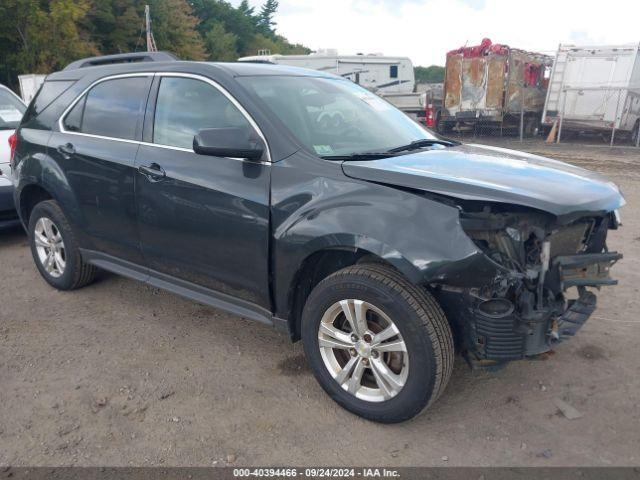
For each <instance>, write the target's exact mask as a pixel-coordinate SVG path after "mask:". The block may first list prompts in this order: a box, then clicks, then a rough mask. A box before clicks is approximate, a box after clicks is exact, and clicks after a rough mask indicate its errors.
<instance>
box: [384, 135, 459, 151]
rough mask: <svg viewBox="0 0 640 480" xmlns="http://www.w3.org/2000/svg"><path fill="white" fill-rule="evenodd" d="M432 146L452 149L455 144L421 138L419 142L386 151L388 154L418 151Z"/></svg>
mask: <svg viewBox="0 0 640 480" xmlns="http://www.w3.org/2000/svg"><path fill="white" fill-rule="evenodd" d="M433 145H444V146H445V147H454V146H455V145H456V142H452V141H450V140H439V139H437V138H421V139H420V140H414V141H413V142H411V143H409V144H407V145H401V146H399V147H395V148H392V149H391V150H388V152H389V153H398V152H407V151H410V150H418V149H420V148H424V147H431V146H433Z"/></svg>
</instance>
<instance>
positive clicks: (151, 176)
mask: <svg viewBox="0 0 640 480" xmlns="http://www.w3.org/2000/svg"><path fill="white" fill-rule="evenodd" d="M138 172H140V173H141V174H142V175H144V176H145V177H147V180H149V181H150V182H159V181H161V180H164V179H165V178H166V176H167V174H166V173H165V171H164V169H163V168H162V167H161V166H160V165H158V164H157V163H152V164H151V165H140V166H139V167H138Z"/></svg>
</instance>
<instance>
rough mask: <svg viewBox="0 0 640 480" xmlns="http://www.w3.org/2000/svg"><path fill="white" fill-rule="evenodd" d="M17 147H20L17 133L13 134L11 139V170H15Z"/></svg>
mask: <svg viewBox="0 0 640 480" xmlns="http://www.w3.org/2000/svg"><path fill="white" fill-rule="evenodd" d="M17 146H18V135H17V134H16V132H13V134H12V135H11V136H10V137H9V150H10V152H11V153H10V154H9V164H10V165H11V168H13V159H14V157H15V154H16V147H17Z"/></svg>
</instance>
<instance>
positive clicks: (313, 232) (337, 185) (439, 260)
mask: <svg viewBox="0 0 640 480" xmlns="http://www.w3.org/2000/svg"><path fill="white" fill-rule="evenodd" d="M301 160H302V156H301V155H300V156H299V155H294V156H292V157H291V158H289V159H286V160H284V161H282V162H278V163H276V164H274V167H273V170H272V235H273V248H272V252H273V258H272V271H273V278H274V281H273V289H274V301H275V307H276V308H275V310H276V312H277V314H278V315H279V316H280V315H284V316H283V318H286V314H285V313H284V312H285V311H286V305H287V298H288V295H289V292H290V290H291V288H292V287H294V285H293V283H294V282H295V279H296V277H297V275H296V274H297V272H298V270H299V269H300V268H301V266H302V265H303V264H304V262H305V260H306V259H307V258H309V256H310V255H313V254H314V253H317V252H320V251H323V250H329V249H334V250H335V249H340V248H342V249H352V250H353V249H362V250H365V251H367V252H370V253H373V254H374V255H376V256H378V257H380V258H382V259H384V260H385V261H387V262H389V263H390V264H391V265H393V266H395V267H396V268H397V269H398V270H399V271H400V272H402V273H403V274H404V275H405V276H406V277H407V279H409V280H410V281H411V282H413V283H415V284H428V283H441V284H452V285H456V286H465V285H466V284H468V283H469V282H473V284H476V285H477V284H478V283H479V282H482V281H483V280H486V279H490V278H493V277H494V276H495V272H496V268H495V265H494V264H493V263H492V262H491V261H490V260H489V259H487V257H486V256H485V255H484V253H482V252H481V251H480V250H479V248H478V247H477V246H476V245H475V243H473V241H472V240H471V239H470V238H469V237H468V236H467V235H466V233H465V232H464V230H463V229H462V227H461V225H460V220H459V212H458V209H457V208H455V207H452V206H449V205H445V204H443V203H440V202H437V201H435V200H432V199H430V198H427V197H426V196H424V195H421V194H420V193H414V192H412V191H407V190H404V189H397V188H394V187H390V186H386V185H381V184H376V183H370V182H366V181H362V180H357V179H353V178H349V177H347V176H346V175H344V174H343V173H342V170H341V165H340V163H338V162H329V161H326V160H314V159H310V158H308V157H307V158H304V163H305V167H308V166H311V167H312V168H306V169H302V168H288V167H289V166H292V165H294V164H295V163H297V162H298V161H301ZM305 170H306V171H305ZM327 177H331V178H330V180H329V179H328V178H327ZM469 269H472V270H471V271H470V270H469Z"/></svg>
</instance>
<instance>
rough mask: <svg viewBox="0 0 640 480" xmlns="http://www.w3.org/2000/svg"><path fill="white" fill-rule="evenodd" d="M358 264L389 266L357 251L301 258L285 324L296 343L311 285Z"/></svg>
mask: <svg viewBox="0 0 640 480" xmlns="http://www.w3.org/2000/svg"><path fill="white" fill-rule="evenodd" d="M359 263H382V264H385V265H389V266H391V264H389V263H388V262H386V261H385V260H384V259H382V258H381V257H378V256H377V255H374V254H372V253H370V252H368V251H366V250H362V249H358V248H354V249H349V250H346V249H331V250H323V251H320V252H316V253H314V254H312V255H310V256H309V257H307V258H306V259H305V261H304V262H303V263H302V266H301V267H300V269H299V270H298V273H297V274H296V276H295V278H294V281H293V285H292V287H291V290H290V292H291V293H290V295H289V305H288V311H289V318H288V321H289V331H290V332H291V338H292V340H294V341H297V340H300V332H301V322H302V309H303V308H304V304H305V303H306V301H307V297H308V296H309V294H310V293H311V291H312V290H313V289H314V288H315V286H316V285H318V284H319V283H320V282H321V281H322V280H324V279H325V278H327V277H328V276H329V275H331V274H332V273H335V272H337V271H338V270H341V269H343V268H345V267H349V266H351V265H356V264H359Z"/></svg>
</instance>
